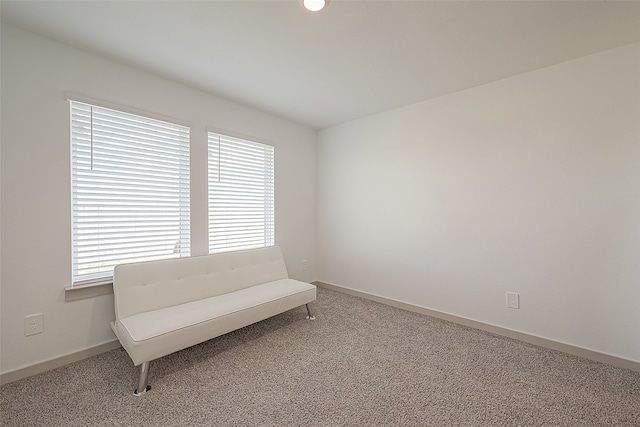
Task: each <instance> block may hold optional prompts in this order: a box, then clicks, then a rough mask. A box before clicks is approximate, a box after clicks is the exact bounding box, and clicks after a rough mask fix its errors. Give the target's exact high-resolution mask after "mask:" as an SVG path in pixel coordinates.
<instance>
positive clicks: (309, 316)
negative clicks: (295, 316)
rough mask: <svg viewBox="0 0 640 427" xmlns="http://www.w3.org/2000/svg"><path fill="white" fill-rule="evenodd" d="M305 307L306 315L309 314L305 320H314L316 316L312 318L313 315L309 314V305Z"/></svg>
mask: <svg viewBox="0 0 640 427" xmlns="http://www.w3.org/2000/svg"><path fill="white" fill-rule="evenodd" d="M305 305H306V306H307V313H308V314H309V315H308V316H307V319H309V320H316V316H313V315H312V314H311V309H310V308H309V304H305Z"/></svg>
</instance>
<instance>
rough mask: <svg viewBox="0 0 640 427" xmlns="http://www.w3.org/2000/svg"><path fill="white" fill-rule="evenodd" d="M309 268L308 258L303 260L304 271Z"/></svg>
mask: <svg viewBox="0 0 640 427" xmlns="http://www.w3.org/2000/svg"><path fill="white" fill-rule="evenodd" d="M308 269H309V261H307V260H306V259H303V260H302V271H307V270H308Z"/></svg>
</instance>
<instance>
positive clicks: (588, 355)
mask: <svg viewBox="0 0 640 427" xmlns="http://www.w3.org/2000/svg"><path fill="white" fill-rule="evenodd" d="M313 284H314V285H316V286H319V287H321V288H326V289H331V290H334V291H338V292H343V293H346V294H349V295H354V296H357V297H361V298H364V299H368V300H371V301H375V302H379V303H381V304H386V305H390V306H392V307H397V308H401V309H403V310H407V311H412V312H414V313H420V314H425V315H427V316H431V317H436V318H438V319H443V320H448V321H450V322H453V323H458V324H460V325H464V326H469V327H471V328H475V329H480V330H481V331H485V332H490V333H492V334H496V335H502V336H505V337H509V338H513V339H516V340H519V341H524V342H526V343H529V344H534V345H538V346H540V347H544V348H548V349H551V350H557V351H561V352H563V353H568V354H572V355H574V356H579V357H584V358H585V359H589V360H595V361H596V362H602V363H606V364H609V365H612V366H617V367H619V368H625V369H630V370H632V371H636V372H640V362H636V361H634V360H629V359H625V358H622V357H618V356H613V355H611V354H606V353H601V352H598V351H595V350H590V349H587V348H583V347H578V346H575V345H572V344H567V343H563V342H560V341H554V340H551V339H548V338H542V337H538V336H535V335H530V334H527V333H524V332H519V331H514V330H512V329H507V328H503V327H501V326H496V325H491V324H488V323H483V322H479V321H477V320H471V319H466V318H464V317H460V316H456V315H453V314H449V313H443V312H441V311H437V310H432V309H428V308H424V307H420V306H417V305H413V304H409V303H406V302H402V301H396V300H393V299H390V298H386V297H381V296H379V295H374V294H370V293H367V292H362V291H357V290H355V289H350V288H345V287H342V286H338V285H332V284H329V283H325V282H320V281H316V282H313Z"/></svg>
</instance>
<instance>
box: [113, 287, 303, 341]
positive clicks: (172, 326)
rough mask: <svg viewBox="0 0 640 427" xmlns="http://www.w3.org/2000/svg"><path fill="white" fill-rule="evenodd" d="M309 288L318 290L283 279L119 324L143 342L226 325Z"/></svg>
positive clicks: (159, 311)
mask: <svg viewBox="0 0 640 427" xmlns="http://www.w3.org/2000/svg"><path fill="white" fill-rule="evenodd" d="M310 288H315V287H313V285H309V284H308V283H303V282H299V281H297V280H293V279H280V280H276V281H273V282H268V283H264V284H260V285H256V286H252V287H250V288H245V289H241V290H238V291H235V292H231V293H227V294H223V295H218V296H215V297H210V298H205V299H202V300H198V301H193V302H189V303H185V304H180V305H176V306H171V307H166V308H162V309H159V310H153V311H149V312H144V313H139V314H136V315H133V316H130V317H127V318H125V319H120V320H119V322H120V325H121V327H123V328H124V329H126V331H127V333H128V334H129V336H130V337H131V340H132V341H133V342H143V341H146V340H151V339H155V338H158V337H160V336H161V335H164V334H170V333H172V332H176V331H179V330H181V329H188V328H192V327H194V326H195V325H198V324H200V323H203V322H209V321H211V320H213V319H219V321H220V322H224V317H225V316H229V315H232V314H234V315H236V314H239V313H240V312H242V311H244V310H260V306H261V305H265V306H266V305H268V304H269V303H273V302H274V301H277V300H279V299H285V298H288V297H291V295H294V294H296V293H303V292H308V291H309V289H310Z"/></svg>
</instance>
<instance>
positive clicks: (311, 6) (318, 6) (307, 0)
mask: <svg viewBox="0 0 640 427" xmlns="http://www.w3.org/2000/svg"><path fill="white" fill-rule="evenodd" d="M328 4H329V0H302V5H303V6H304V8H305V9H307V10H310V11H311V12H318V11H319V10H322V9H324V8H325V6H326V5H328Z"/></svg>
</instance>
